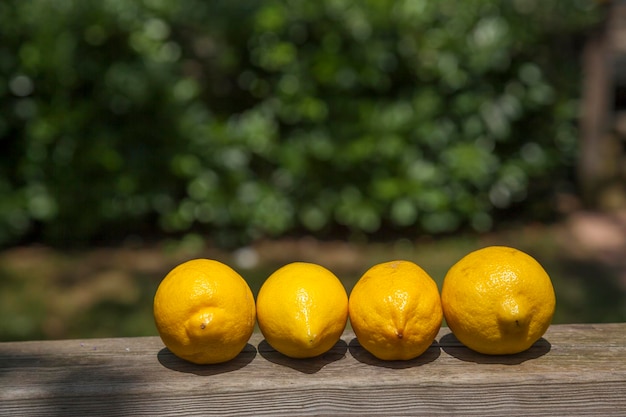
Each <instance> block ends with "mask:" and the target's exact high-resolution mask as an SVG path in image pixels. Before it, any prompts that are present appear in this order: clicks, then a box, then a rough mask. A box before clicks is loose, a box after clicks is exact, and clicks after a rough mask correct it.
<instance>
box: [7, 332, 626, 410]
mask: <svg viewBox="0 0 626 417" xmlns="http://www.w3.org/2000/svg"><path fill="white" fill-rule="evenodd" d="M625 358H626V323H619V324H595V325H553V326H552V327H551V328H550V329H549V331H548V333H547V334H546V335H545V338H544V339H542V340H540V341H539V342H538V343H536V344H535V345H534V346H533V347H532V348H531V349H530V350H528V351H527V352H524V353H522V354H519V355H513V356H505V357H490V356H484V355H480V354H476V353H474V352H472V351H470V350H468V349H467V348H465V347H463V346H462V345H461V344H460V343H459V342H458V341H457V340H456V339H455V338H454V337H453V336H452V335H451V334H450V333H449V331H448V329H442V330H441V332H440V333H439V335H438V337H437V341H436V342H435V343H433V346H431V348H430V349H429V350H428V351H427V352H426V353H425V354H424V355H423V356H421V357H420V358H417V359H415V360H412V361H407V362H382V361H379V360H376V359H375V358H374V357H372V356H371V355H370V354H368V353H367V352H365V351H364V350H363V349H362V348H361V347H360V346H359V345H358V343H357V342H356V339H355V337H354V334H352V333H349V332H346V333H345V334H344V336H343V338H342V340H341V341H340V342H339V343H338V344H337V345H336V346H335V347H334V348H333V349H332V350H331V351H330V352H329V353H327V354H326V355H323V356H322V357H319V358H315V359H307V360H294V359H289V358H286V357H284V356H282V355H281V354H279V353H278V352H276V351H274V350H273V349H272V348H271V347H270V346H269V345H268V344H267V343H266V342H265V341H264V340H263V338H262V335H260V334H255V335H253V337H252V338H251V340H250V343H249V344H248V346H247V347H246V349H245V350H244V351H243V352H242V354H240V355H239V356H238V357H237V358H236V359H235V360H233V361H231V362H229V363H226V364H221V365H212V366H197V365H193V364H190V363H187V362H184V361H181V360H179V359H178V358H176V357H175V356H173V355H172V354H171V353H170V352H169V351H168V350H167V349H165V348H164V347H163V344H162V342H161V340H160V339H159V338H158V337H141V338H119V339H86V340H62V341H47V342H11V343H0V415H3V416H4V415H28V416H38V415H46V416H50V415H63V416H72V415H77V416H85V415H108V416H117V415H119V416H121V415H146V416H148V415H150V416H154V415H185V416H187V415H190V416H192V415H220V416H226V415H254V416H259V415H286V416H287V415H289V416H293V415H375V414H378V415H449V414H459V415H482V416H486V415H505V414H506V415H546V416H555V415H570V416H571V415H605V416H606V415H626V360H625Z"/></svg>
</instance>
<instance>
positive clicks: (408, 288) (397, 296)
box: [349, 260, 443, 360]
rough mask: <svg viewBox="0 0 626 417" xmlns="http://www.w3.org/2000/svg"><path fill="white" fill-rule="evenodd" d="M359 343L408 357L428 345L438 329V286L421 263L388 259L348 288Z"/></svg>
mask: <svg viewBox="0 0 626 417" xmlns="http://www.w3.org/2000/svg"><path fill="white" fill-rule="evenodd" d="M349 312H350V323H351V324H352V329H353V330H354V333H355V334H356V337H357V340H358V341H359V344H360V345H361V346H363V348H364V349H365V350H367V351H368V352H370V353H371V354H372V355H374V356H376V357H377V358H379V359H382V360H408V359H413V358H416V357H418V356H420V355H421V354H422V353H424V352H425V351H426V349H428V347H429V346H430V345H431V344H432V342H433V340H434V339H435V337H436V336H437V333H438V332H439V329H440V328H441V322H442V319H443V313H442V309H441V300H440V297H439V289H438V288H437V284H436V283H435V281H433V279H432V278H431V277H430V275H428V273H426V271H424V270H423V269H422V268H421V267H419V266H418V265H416V264H414V263H413V262H409V261H402V260H397V261H391V262H385V263H381V264H378V265H375V266H373V267H371V268H370V269H369V270H367V272H365V274H363V276H362V277H361V278H360V279H359V280H358V281H357V283H356V284H355V286H354V288H353V289H352V291H351V293H350V300H349Z"/></svg>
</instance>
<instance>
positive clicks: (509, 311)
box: [441, 246, 556, 355]
mask: <svg viewBox="0 0 626 417" xmlns="http://www.w3.org/2000/svg"><path fill="white" fill-rule="evenodd" d="M441 302H442V305H443V312H444V316H445V318H446V322H447V323H448V326H449V327H450V330H451V331H452V333H454V335H455V336H456V337H457V338H458V339H459V340H460V341H461V343H463V344H464V345H465V346H467V347H469V348H470V349H473V350H475V351H477V352H480V353H485V354H492V355H498V354H512V353H518V352H522V351H524V350H526V349H528V348H529V347H530V346H532V344H533V343H535V342H536V341H537V340H538V339H539V338H540V337H541V336H543V334H544V333H545V331H546V330H547V329H548V326H550V322H551V321H552V316H553V314H554V307H555V304H556V299H555V296H554V288H553V287H552V282H551V281H550V277H549V276H548V274H547V273H546V271H545V270H544V269H543V267H542V266H541V265H540V264H539V263H538V262H537V261H536V260H535V259H534V258H533V257H531V256H530V255H528V254H526V253H524V252H522V251H519V250H517V249H514V248H510V247H505V246H490V247H486V248H483V249H479V250H477V251H474V252H471V253H470V254H468V255H466V256H465V257H464V258H462V259H461V260H460V261H458V262H457V263H456V264H455V265H453V266H452V268H450V270H449V271H448V273H447V274H446V276H445V278H444V281H443V288H442V291H441Z"/></svg>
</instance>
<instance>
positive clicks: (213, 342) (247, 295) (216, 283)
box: [153, 259, 256, 364]
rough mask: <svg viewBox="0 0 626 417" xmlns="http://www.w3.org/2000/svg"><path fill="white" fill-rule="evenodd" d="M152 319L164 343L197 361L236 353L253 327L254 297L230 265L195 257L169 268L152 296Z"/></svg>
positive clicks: (222, 358) (223, 358) (223, 359)
mask: <svg viewBox="0 0 626 417" xmlns="http://www.w3.org/2000/svg"><path fill="white" fill-rule="evenodd" d="M153 307H154V311H153V312H154V320H155V323H156V326H157V330H158V332H159V335H160V336H161V339H162V340H163V343H164V344H165V346H167V348H168V349H169V350H170V351H172V353H174V354H175V355H176V356H178V357H180V358H182V359H185V360H187V361H189V362H193V363H197V364H211V363H220V362H226V361H228V360H230V359H233V358H234V357H235V356H237V355H238V354H239V353H240V352H241V351H242V350H243V348H244V346H245V345H246V343H247V342H248V339H250V336H251V335H252V332H253V331H254V324H255V314H256V310H255V305H254V297H253V295H252V291H250V287H249V286H248V284H247V283H246V281H245V280H244V279H243V278H242V277H241V275H239V274H238V273H237V272H235V271H234V270H233V269H232V268H230V267H229V266H228V265H225V264H223V263H221V262H219V261H215V260H210V259H194V260H190V261H187V262H184V263H182V264H180V265H178V266H177V267H175V268H174V269H172V270H171V271H170V272H169V273H168V274H167V276H166V277H165V278H164V279H163V281H161V283H160V284H159V287H158V288H157V291H156V294H155V296H154V305H153Z"/></svg>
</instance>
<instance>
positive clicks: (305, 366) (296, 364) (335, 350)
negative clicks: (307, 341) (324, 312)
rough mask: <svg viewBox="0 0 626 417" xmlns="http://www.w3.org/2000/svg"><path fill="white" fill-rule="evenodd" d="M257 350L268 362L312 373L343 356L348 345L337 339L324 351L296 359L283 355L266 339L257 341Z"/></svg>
mask: <svg viewBox="0 0 626 417" xmlns="http://www.w3.org/2000/svg"><path fill="white" fill-rule="evenodd" d="M258 351H259V354H260V355H261V356H262V357H263V358H265V359H266V360H267V361H269V362H272V363H275V364H278V365H282V366H286V367H289V368H291V369H295V370H296V371H299V372H302V373H304V374H314V373H316V372H319V370H320V369H322V368H323V367H324V366H326V365H328V364H329V363H332V362H336V361H338V360H341V359H343V358H345V357H346V352H347V351H348V345H347V343H346V342H344V341H343V340H339V341H338V342H337V343H335V345H334V346H333V347H332V348H331V349H330V350H329V351H328V352H326V353H323V354H321V355H319V356H315V357H313V358H302V359H296V358H290V357H289V356H286V355H283V354H282V353H280V352H279V351H277V350H276V349H274V348H273V347H272V346H271V345H270V344H269V343H267V340H265V339H263V340H262V341H261V342H260V343H259V346H258Z"/></svg>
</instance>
